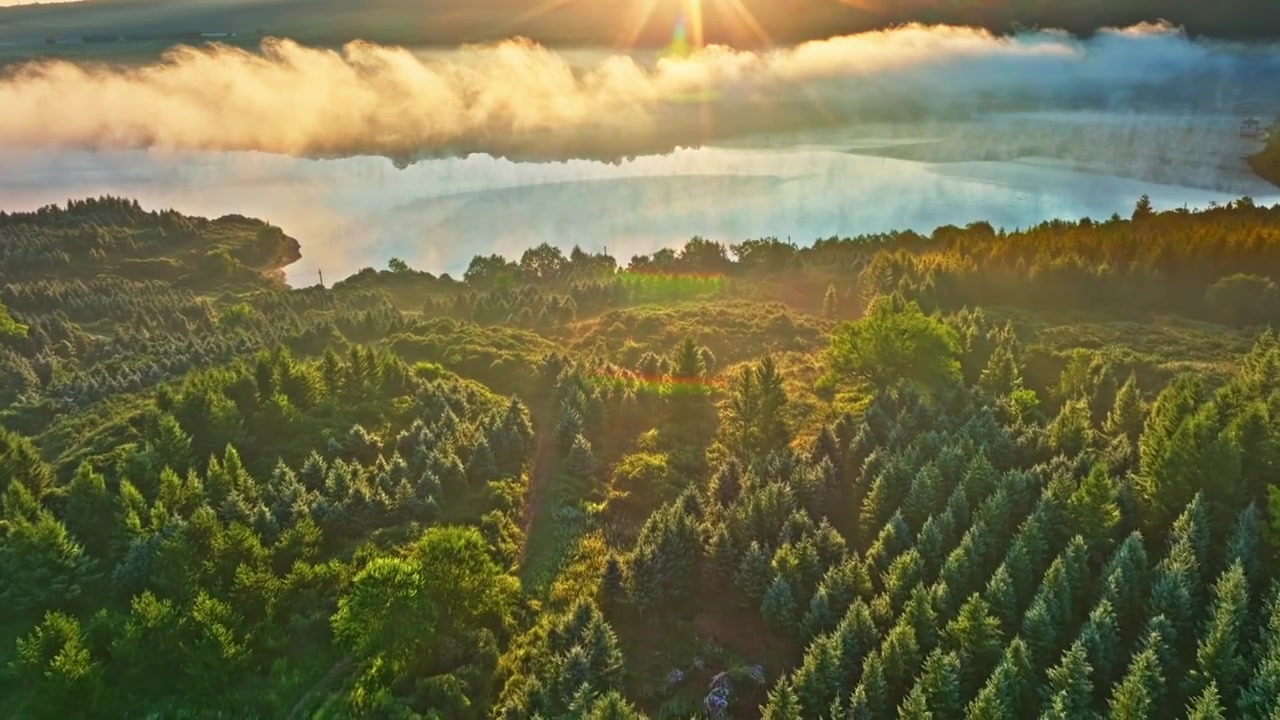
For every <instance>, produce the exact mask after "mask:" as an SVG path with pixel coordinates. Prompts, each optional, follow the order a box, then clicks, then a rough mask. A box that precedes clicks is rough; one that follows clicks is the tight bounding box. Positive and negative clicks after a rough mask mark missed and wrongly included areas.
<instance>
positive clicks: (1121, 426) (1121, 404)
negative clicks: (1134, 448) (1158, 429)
mask: <svg viewBox="0 0 1280 720" xmlns="http://www.w3.org/2000/svg"><path fill="white" fill-rule="evenodd" d="M1146 413H1147V411H1146V408H1145V407H1144V406H1143V403H1142V394H1141V392H1140V391H1139V390H1138V378H1137V376H1136V375H1134V374H1132V373H1130V374H1129V379H1128V380H1125V382H1124V385H1122V386H1120V391H1119V392H1118V393H1116V401H1115V404H1114V405H1113V406H1112V407H1111V412H1109V413H1108V414H1107V419H1106V422H1105V423H1104V424H1103V426H1102V430H1103V432H1104V433H1106V434H1107V436H1108V437H1112V438H1118V437H1123V438H1127V439H1128V440H1129V442H1131V443H1135V444H1136V443H1137V442H1138V438H1140V437H1141V436H1142V425H1143V423H1144V422H1145V421H1146Z"/></svg>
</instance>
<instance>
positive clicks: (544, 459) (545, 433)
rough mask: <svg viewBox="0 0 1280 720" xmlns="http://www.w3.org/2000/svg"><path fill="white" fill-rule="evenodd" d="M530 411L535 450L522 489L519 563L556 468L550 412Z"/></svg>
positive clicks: (524, 556) (554, 438)
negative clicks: (522, 509)
mask: <svg viewBox="0 0 1280 720" xmlns="http://www.w3.org/2000/svg"><path fill="white" fill-rule="evenodd" d="M530 413H531V414H532V415H533V427H534V443H535V446H534V451H533V464H532V466H531V467H530V468H529V487H528V488H527V489H526V490H525V493H524V515H523V522H522V523H521V525H522V529H523V530H524V538H525V541H524V543H523V545H522V546H521V549H520V564H521V565H522V566H523V565H524V563H525V560H526V559H527V554H528V551H529V535H530V532H531V531H532V530H533V523H534V522H535V521H536V520H537V518H538V516H539V515H540V514H541V513H542V511H543V510H544V506H545V505H546V503H547V490H548V488H549V487H550V485H551V474H552V472H554V470H555V460H556V445H555V442H556V437H555V425H553V424H549V418H550V416H551V413H550V412H549V411H548V410H547V409H546V408H538V409H537V410H533V409H531V410H530Z"/></svg>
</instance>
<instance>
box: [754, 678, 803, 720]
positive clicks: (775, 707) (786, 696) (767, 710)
mask: <svg viewBox="0 0 1280 720" xmlns="http://www.w3.org/2000/svg"><path fill="white" fill-rule="evenodd" d="M803 717H804V716H803V715H802V714H801V708H800V700H799V698H797V697H796V693H795V691H794V690H792V688H791V683H789V682H787V681H786V680H782V681H780V682H779V683H778V684H777V685H775V686H774V687H773V690H770V691H769V699H768V700H767V701H766V702H765V704H764V705H763V706H762V707H761V708H760V720H801V718H803Z"/></svg>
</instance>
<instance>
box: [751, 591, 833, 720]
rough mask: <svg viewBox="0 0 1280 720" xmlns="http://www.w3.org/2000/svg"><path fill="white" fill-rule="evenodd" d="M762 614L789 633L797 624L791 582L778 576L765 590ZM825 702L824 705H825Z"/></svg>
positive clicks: (767, 620) (772, 623) (781, 629)
mask: <svg viewBox="0 0 1280 720" xmlns="http://www.w3.org/2000/svg"><path fill="white" fill-rule="evenodd" d="M760 614H761V615H762V616H764V620H765V622H767V623H768V624H769V627H771V628H773V629H774V630H775V631H777V632H778V633H779V634H781V635H789V634H790V633H791V632H792V631H793V630H794V628H795V624H796V601H795V595H794V594H793V592H792V590H791V584H790V583H788V582H787V580H786V578H783V577H782V576H778V577H777V578H776V579H774V581H773V584H772V585H770V586H769V589H768V590H767V591H765V594H764V599H763V600H762V601H761V604H760ZM825 705H826V704H825V703H823V705H822V707H825Z"/></svg>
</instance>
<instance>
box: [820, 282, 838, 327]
mask: <svg viewBox="0 0 1280 720" xmlns="http://www.w3.org/2000/svg"><path fill="white" fill-rule="evenodd" d="M838 304H839V297H838V296H837V295H836V286H835V285H834V284H831V285H828V286H827V294H826V295H823V296H822V316H823V317H825V318H827V319H828V320H831V319H834V318H835V316H836V311H837V305H838Z"/></svg>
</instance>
